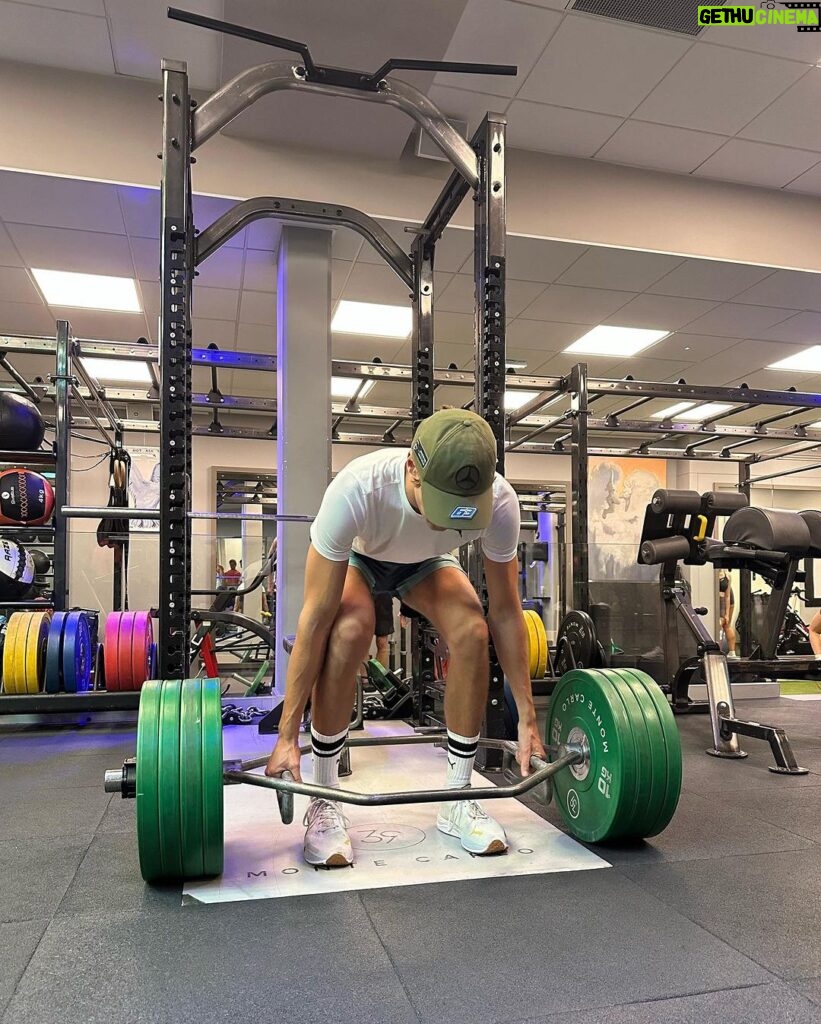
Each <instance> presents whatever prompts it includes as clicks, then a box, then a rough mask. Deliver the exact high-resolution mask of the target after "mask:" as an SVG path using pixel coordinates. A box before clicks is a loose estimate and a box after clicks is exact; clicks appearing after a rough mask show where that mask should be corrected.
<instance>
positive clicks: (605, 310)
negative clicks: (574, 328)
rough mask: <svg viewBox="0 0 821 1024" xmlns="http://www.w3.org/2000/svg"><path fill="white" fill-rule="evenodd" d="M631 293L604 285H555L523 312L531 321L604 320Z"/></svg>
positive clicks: (618, 307)
mask: <svg viewBox="0 0 821 1024" xmlns="http://www.w3.org/2000/svg"><path fill="white" fill-rule="evenodd" d="M632 298H634V295H633V294H632V293H631V292H618V291H608V290H606V289H603V288H569V287H567V286H566V285H560V284H553V285H551V286H550V287H549V288H547V289H546V290H545V291H544V292H543V293H542V294H541V295H540V296H539V298H538V299H536V301H535V302H533V303H531V304H530V305H529V306H528V307H527V309H526V310H525V311H524V312H523V313H522V316H523V317H525V318H526V319H528V320H556V321H559V322H561V323H575V324H589V323H590V321H591V320H592V321H593V322H594V323H601V321H602V320H604V318H605V317H608V316H610V315H611V314H613V313H615V312H616V310H617V309H621V307H622V306H624V305H626V304H627V303H628V302H629V301H630V300H631V299H632Z"/></svg>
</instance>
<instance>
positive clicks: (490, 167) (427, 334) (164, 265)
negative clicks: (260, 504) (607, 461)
mask: <svg viewBox="0 0 821 1024" xmlns="http://www.w3.org/2000/svg"><path fill="white" fill-rule="evenodd" d="M169 16H170V17H172V18H174V19H176V20H180V21H185V22H188V23H189V24H194V25H198V26H200V27H204V28H209V29H213V30H215V31H218V32H221V33H227V34H230V35H237V36H241V37H243V38H247V39H253V40H255V41H257V42H262V43H265V44H267V45H273V46H276V47H278V48H281V49H286V50H290V51H292V52H295V53H298V54H299V55H300V59H299V60H294V59H290V60H284V61H283V60H280V61H271V62H268V63H264V64H260V65H258V66H256V67H252V68H249V69H247V70H246V71H243V72H241V73H240V74H238V75H237V76H236V77H235V78H234V79H232V80H231V81H230V82H228V83H226V85H224V86H223V87H222V88H221V89H219V90H217V92H215V93H214V94H213V95H212V96H210V97H209V98H208V99H207V100H205V102H204V103H202V105H199V106H198V104H197V102H196V101H195V100H193V99H191V97H190V95H189V83H188V74H187V66H186V64H185V63H184V62H181V61H173V60H164V61H163V64H162V71H163V93H162V103H163V145H162V154H161V156H162V193H161V233H160V239H161V241H160V246H161V258H160V280H161V295H162V298H161V314H160V350H159V357H160V365H161V368H162V375H161V376H162V379H161V386H160V434H161V454H162V459H161V487H162V493H163V496H164V501H165V507H164V510H163V513H164V514H163V517H162V519H161V521H160V608H159V613H160V628H159V637H158V655H159V675H160V677H161V678H184V677H185V676H186V675H187V673H188V628H189V613H190V589H191V564H190V563H191V530H190V520H189V518H188V512H189V511H190V507H189V503H190V479H191V434H192V423H191V410H192V388H191V366H192V361H193V349H192V338H191V303H192V297H193V296H192V292H193V288H192V285H193V277H194V270H195V268H196V266H197V265H198V264H199V263H200V262H202V260H204V259H205V258H207V256H208V255H209V254H210V253H211V252H213V251H215V249H216V248H218V247H219V246H220V245H222V244H224V242H225V241H227V239H228V238H229V237H230V236H231V234H233V233H235V232H236V231H238V230H240V228H241V227H242V226H244V225H246V224H249V223H251V221H252V220H255V219H257V218H259V217H279V218H281V219H295V218H296V219H308V220H311V221H314V222H320V223H342V224H345V225H346V226H348V227H351V228H353V229H354V230H358V231H360V233H363V234H364V235H365V237H367V238H368V240H369V241H370V242H371V243H372V244H373V245H374V246H375V248H376V249H377V251H379V252H380V253H381V254H382V255H383V257H384V258H385V259H386V260H387V262H388V264H389V266H391V267H392V269H394V271H395V272H397V273H398V274H399V276H400V278H401V279H402V280H403V281H404V282H405V283H406V284H408V285H409V286H410V287H411V294H412V304H413V341H412V366H411V376H412V395H413V397H412V403H411V419H412V423H413V424H415V423H417V422H418V421H419V420H420V419H422V418H423V417H425V416H428V415H430V414H431V413H432V412H433V388H434V361H433V356H434V346H433V266H434V255H435V246H436V242H437V241H438V239H439V238H440V236H441V234H442V232H443V230H444V229H445V227H446V225H447V224H448V222H449V221H450V220H451V218H452V217H453V215H454V214H455V212H456V210H457V209H458V207H459V205H460V203H461V202H462V200H463V199H464V198H465V196H466V195H467V194H468V192H469V191H472V192H473V193H474V198H475V226H474V241H475V259H474V273H475V291H476V319H475V343H476V367H477V372H476V375H475V386H474V408H475V409H476V411H477V412H478V413H479V414H480V415H482V416H484V418H485V419H487V420H488V422H489V423H490V425H491V428H492V429H493V432H494V435H495V437H496V441H497V462H498V469H499V470H500V471H504V414H503V397H504V386H505V379H504V375H505V360H504V356H505V338H504V330H505V304H504V290H505V124H506V122H505V119H504V118H503V117H500V116H496V115H487V116H486V117H485V119H484V120H483V122H482V124H481V125H480V127H479V129H478V131H477V132H476V134H475V136H474V137H473V139H472V141H471V142H470V143H468V142H467V141H466V140H465V139H464V138H462V136H460V135H459V133H458V132H457V131H456V130H455V129H454V128H453V127H452V126H451V125H450V124H449V122H448V121H447V119H446V118H445V117H444V115H443V114H442V112H441V111H440V110H439V109H438V108H437V107H436V106H435V105H434V104H433V103H431V101H430V100H429V99H428V98H427V97H426V96H424V95H423V94H422V93H420V92H419V91H418V90H416V89H415V88H413V87H412V86H410V85H408V84H407V83H404V82H400V81H398V80H396V79H394V78H392V77H390V75H389V72H391V71H392V70H393V69H394V68H403V67H404V68H411V69H415V70H435V71H460V72H464V71H471V72H474V73H476V72H478V73H481V74H506V75H511V74H516V73H517V69H516V68H514V67H509V66H498V65H477V64H464V63H456V62H441V61H417V60H405V59H391V60H389V61H387V62H386V63H385V64H384V65H383V66H382V67H381V68H379V69H378V70H377V71H376V72H374V73H372V74H367V73H363V72H356V71H349V70H346V69H341V68H331V67H322V66H319V65H317V64H316V63H315V62H314V61H313V59H312V57H311V54H310V51H309V50H308V47H307V45H306V44H304V43H300V42H297V41H294V40H289V39H284V38H282V37H279V36H271V35H268V34H266V33H261V32H257V31H255V30H252V29H248V28H245V27H243V26H239V25H234V24H230V23H226V22H222V21H216V20H215V19H211V18H204V17H201V16H199V15H192V14H189V13H187V12H182V11H178V10H176V9H174V8H170V9H169ZM281 89H295V90H298V91H301V92H311V93H320V94H322V95H326V96H338V97H346V98H353V99H359V100H365V101H367V102H373V103H382V104H387V105H390V106H395V107H398V108H399V109H400V110H402V111H403V112H404V113H405V114H407V115H408V116H409V117H411V118H412V119H413V120H414V121H415V122H416V123H417V124H418V125H419V126H420V128H421V130H422V131H424V132H425V133H426V134H427V135H428V136H429V137H430V138H431V140H432V141H433V142H434V143H435V144H436V145H437V146H438V147H439V149H440V150H441V151H442V152H443V153H444V154H445V156H446V157H447V158H448V160H449V161H450V163H451V164H452V166H453V171H452V172H451V175H450V177H449V179H448V181H447V183H446V184H445V187H444V189H443V190H442V192H441V193H440V195H439V197H438V199H437V200H436V202H435V203H434V206H433V208H432V210H431V211H430V213H429V214H428V217H427V218H426V220H425V222H424V224H423V227H422V230H421V231H420V232H419V234H418V235H417V237H416V238H415V239H414V242H413V245H412V248H411V254H410V260H407V259H406V258H405V257H404V254H402V253H400V252H399V251H398V246H396V245H395V243H393V242H392V241H391V240H390V239H389V238H388V236H387V234H386V233H385V232H384V230H383V229H382V228H381V227H380V226H379V225H378V224H376V223H375V222H373V221H372V220H371V219H370V218H367V217H365V215H364V214H361V213H358V212H357V211H351V210H349V209H346V208H344V207H337V206H331V205H325V204H308V203H299V202H297V201H295V200H282V199H274V198H270V197H263V198H261V199H257V200H250V201H248V202H246V203H240V204H238V206H236V207H234V208H233V209H232V210H230V211H228V213H227V214H225V215H223V217H221V218H219V220H218V221H216V222H215V223H214V224H213V225H211V226H210V227H209V228H207V229H206V230H205V231H203V232H202V233H201V234H200V236H199V237H198V238H196V237H195V229H194V224H193V218H192V203H191V199H192V193H191V164H192V163H193V161H194V157H193V153H194V152H195V150H197V149H198V148H199V147H200V146H201V145H203V143H205V142H207V141H208V139H210V138H211V137H212V136H213V135H214V134H216V133H217V132H218V131H219V130H220V129H221V128H223V127H224V126H225V125H226V124H228V123H229V122H230V121H231V120H232V119H233V118H234V117H236V116H237V115H238V114H239V113H240V112H241V111H242V110H244V109H246V108H247V107H248V106H250V105H251V104H252V103H254V102H255V101H256V100H257V99H259V98H260V97H261V96H263V95H266V94H268V93H271V92H274V91H277V90H281ZM491 686H492V687H493V688H495V690H496V696H497V698H498V696H499V695H500V694H501V690H502V679H501V672H500V671H499V668H498V665H497V664H495V659H494V665H493V670H492V671H491ZM498 703H499V701H498V700H495V701H492V702H491V704H489V707H490V706H493V705H495V704H498ZM498 711H499V715H501V708H500V707H499V709H498ZM499 730H500V724H499V723H494V722H488V723H486V729H485V734H486V735H489V736H500V735H502V733H501V732H500V731H499ZM494 753H495V754H498V752H494Z"/></svg>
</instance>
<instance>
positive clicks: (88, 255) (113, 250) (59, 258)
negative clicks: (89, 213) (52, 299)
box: [7, 224, 134, 277]
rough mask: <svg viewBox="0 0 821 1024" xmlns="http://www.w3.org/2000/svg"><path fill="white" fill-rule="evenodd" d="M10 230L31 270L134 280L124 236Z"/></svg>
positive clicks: (29, 228) (32, 228)
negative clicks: (131, 278) (99, 275)
mask: <svg viewBox="0 0 821 1024" xmlns="http://www.w3.org/2000/svg"><path fill="white" fill-rule="evenodd" d="M7 228H8V231H9V234H10V235H11V237H12V240H13V241H14V244H15V245H16V246H17V248H18V250H19V252H20V255H21V256H22V257H23V259H24V260H25V262H26V264H27V266H29V267H40V268H42V269H44V270H73V271H76V272H78V273H85V274H110V275H114V276H115V277H133V276H134V264H133V262H132V260H131V251H130V249H129V247H128V239H127V238H126V237H125V235H105V234H102V233H95V232H91V231H71V230H69V229H67V228H45V227H35V226H33V225H28V224H9V225H7Z"/></svg>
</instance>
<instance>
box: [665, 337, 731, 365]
mask: <svg viewBox="0 0 821 1024" xmlns="http://www.w3.org/2000/svg"><path fill="white" fill-rule="evenodd" d="M737 344H738V341H737V339H736V338H718V337H716V336H715V335H705V334H690V333H689V331H675V332H674V333H673V334H671V335H670V336H669V337H668V338H662V340H661V341H659V342H656V344H655V345H653V349H652V353H653V358H654V359H669V360H676V359H682V360H685V361H688V362H691V363H698V362H701V361H702V360H703V359H709V358H710V357H711V356H714V355H715V354H716V352H722V351H723V350H724V349H725V348H732V346H733V345H737Z"/></svg>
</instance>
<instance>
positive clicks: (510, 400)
mask: <svg viewBox="0 0 821 1024" xmlns="http://www.w3.org/2000/svg"><path fill="white" fill-rule="evenodd" d="M538 394H541V392H539V391H505V412H513V411H514V410H516V409H521V407H522V406H523V405H524V404H525V402H529V401H530V400H531V398H535V397H536V395H538Z"/></svg>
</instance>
